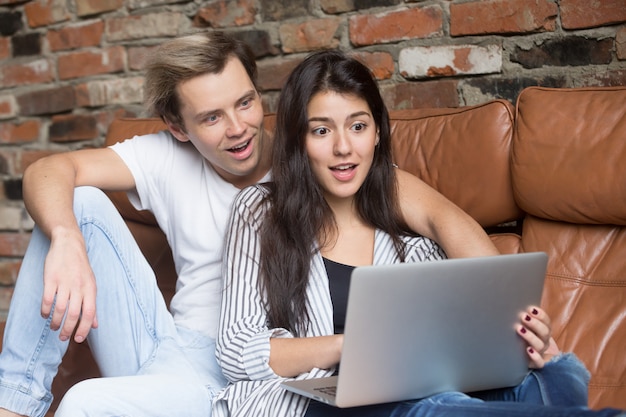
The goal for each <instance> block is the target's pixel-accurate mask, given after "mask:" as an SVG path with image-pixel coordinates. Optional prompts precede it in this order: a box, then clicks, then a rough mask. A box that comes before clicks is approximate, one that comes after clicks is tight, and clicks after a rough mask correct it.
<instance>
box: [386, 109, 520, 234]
mask: <svg viewBox="0 0 626 417" xmlns="http://www.w3.org/2000/svg"><path fill="white" fill-rule="evenodd" d="M513 113H514V109H513V106H512V105H511V104H510V103H509V102H508V101H505V100H494V101H490V102H488V103H485V104H480V105H476V106H468V107H461V108H454V109H415V110H397V111H392V112H390V117H391V129H392V138H393V139H392V143H393V153H394V159H395V162H396V164H398V166H399V167H400V168H402V169H404V170H406V171H408V172H411V173H412V174H414V175H416V176H418V177H419V178H421V179H422V180H424V181H425V182H426V183H428V184H429V185H431V186H432V187H434V188H436V189H437V190H439V192H441V193H442V194H443V195H445V196H446V197H447V198H448V199H450V200H451V201H453V202H454V203H456V204H457V205H458V206H459V207H461V208H462V209H463V210H465V211H466V212H467V213H469V214H470V215H471V216H472V217H473V218H474V219H476V221H478V223H480V224H481V225H482V226H483V227H491V226H496V225H499V224H501V223H505V222H508V221H512V220H516V219H518V218H520V217H521V216H522V212H521V211H520V209H519V207H518V206H517V204H516V203H515V200H514V199H513V193H512V192H511V172H510V164H509V156H508V155H509V150H510V146H511V140H512V136H513Z"/></svg>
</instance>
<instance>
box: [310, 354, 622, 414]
mask: <svg viewBox="0 0 626 417" xmlns="http://www.w3.org/2000/svg"><path fill="white" fill-rule="evenodd" d="M588 382H589V373H588V372H587V370H586V369H585V368H584V366H583V365H582V363H580V361H579V360H578V359H577V358H576V357H575V356H574V355H572V354H565V355H561V356H559V357H557V358H555V359H553V360H552V361H550V362H548V363H547V364H546V365H545V367H544V368H543V369H541V370H534V371H531V372H529V373H528V375H527V376H526V378H525V379H524V381H522V383H521V384H520V385H518V386H516V387H512V388H505V389H497V390H490V391H482V392H476V393H471V394H463V393H460V392H446V393H442V394H437V395H433V396H432V397H428V398H424V399H421V400H414V401H404V402H397V403H388V404H379V405H372V406H364V407H354V408H343V409H342V408H336V407H331V406H328V405H325V404H322V403H320V402H317V401H311V403H310V404H309V408H308V409H307V412H306V417H352V416H354V417H384V416H389V417H435V416H436V417H452V416H454V417H460V416H462V417H486V416H487V417H488V416H501V417H505V416H513V417H515V416H519V417H527V416H533V417H548V416H549V417H566V416H567V417H585V416H589V417H591V416H597V417H611V416H617V415H620V414H621V413H622V411H620V410H613V409H604V410H599V411H594V410H590V409H588V408H587V407H586V406H587V384H588Z"/></svg>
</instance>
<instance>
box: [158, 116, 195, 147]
mask: <svg viewBox="0 0 626 417" xmlns="http://www.w3.org/2000/svg"><path fill="white" fill-rule="evenodd" d="M163 121H165V124H166V125H167V129H168V130H169V131H170V132H171V133H172V135H173V136H174V137H175V138H176V139H177V140H178V141H180V142H189V137H188V136H187V133H186V132H185V131H184V130H183V128H181V127H180V126H179V125H178V124H177V123H173V122H172V121H170V120H168V119H165V118H164V119H163Z"/></svg>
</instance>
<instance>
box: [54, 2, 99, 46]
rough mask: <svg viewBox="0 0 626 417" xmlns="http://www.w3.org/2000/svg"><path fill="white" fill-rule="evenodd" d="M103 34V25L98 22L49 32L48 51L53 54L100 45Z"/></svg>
mask: <svg viewBox="0 0 626 417" xmlns="http://www.w3.org/2000/svg"><path fill="white" fill-rule="evenodd" d="M79 3H80V2H79ZM103 33H104V23H103V22H102V21H101V20H98V21H96V22H92V23H87V24H81V25H76V26H68V27H64V28H61V29H58V30H50V31H48V34H47V35H46V36H47V38H48V43H49V44H50V50H51V51H53V52H55V51H63V50H67V49H77V48H85V47H88V46H97V45H100V42H101V41H102V34H103Z"/></svg>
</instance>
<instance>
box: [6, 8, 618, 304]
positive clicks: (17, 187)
mask: <svg viewBox="0 0 626 417" xmlns="http://www.w3.org/2000/svg"><path fill="white" fill-rule="evenodd" d="M207 28H218V29H225V30H228V31H232V32H235V33H237V35H238V36H241V37H242V38H243V39H245V40H246V41H247V42H248V43H250V44H251V45H252V46H253V48H254V50H255V52H256V54H257V58H258V62H259V70H260V86H261V87H262V88H263V89H264V90H265V93H264V98H265V105H266V108H267V110H268V111H272V110H273V109H274V108H275V105H276V97H277V93H278V90H279V89H280V87H281V84H282V82H283V80H284V78H285V75H286V74H287V73H288V72H289V71H290V70H291V69H292V68H293V67H294V66H295V65H296V63H297V62H299V60H300V59H301V58H302V57H303V56H305V55H306V54H307V52H309V51H312V50H316V49H322V48H330V47H339V48H342V49H345V50H350V51H354V52H355V53H357V54H358V55H359V56H360V57H361V58H362V59H363V60H364V61H365V62H366V63H367V64H368V65H369V66H370V67H371V68H372V70H373V71H374V73H375V75H376V77H377V78H378V79H379V82H380V85H381V88H382V91H383V94H384V97H385V99H386V101H387V104H388V106H389V107H390V108H416V107H455V106H462V105H471V104H477V103H481V102H484V101H487V100H490V99H493V98H505V99H508V100H511V101H512V102H514V101H515V98H516V96H517V94H518V93H519V91H520V90H521V89H522V88H524V87H526V86H530V85H542V86H552V87H577V86H595V85H626V0H594V1H590V0H422V1H420V0H413V1H411V0H313V1H304V0H230V1H228V0H222V1H219V0H212V1H199V0H195V1H181V0H32V1H25V0H0V315H2V314H3V312H5V311H6V309H7V306H8V302H9V300H10V296H11V288H12V285H13V282H14V281H15V278H16V275H17V270H18V268H19V265H20V259H21V257H22V255H23V253H24V250H25V247H26V244H27V241H28V237H29V232H30V230H32V226H33V223H32V220H31V219H30V218H29V216H28V214H27V213H26V212H25V210H24V208H23V204H22V201H21V175H22V173H23V171H24V169H25V168H26V166H28V164H29V163H31V162H32V161H34V160H35V159H37V158H39V157H41V156H43V155H46V154H49V153H54V152H62V151H65V150H68V149H77V148H84V147H93V146H101V144H102V143H103V137H104V133H105V131H106V129H107V126H108V125H109V123H110V122H111V120H112V119H114V118H115V117H118V116H122V115H137V116H142V115H145V114H143V113H142V105H141V102H142V84H143V78H142V71H141V69H142V66H143V63H144V59H145V54H146V52H149V51H150V50H151V49H152V48H153V47H154V46H155V45H158V44H159V43H160V42H162V41H163V40H165V39H168V38H171V37H173V36H177V35H181V34H186V33H191V32H194V31H198V30H203V29H207Z"/></svg>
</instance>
